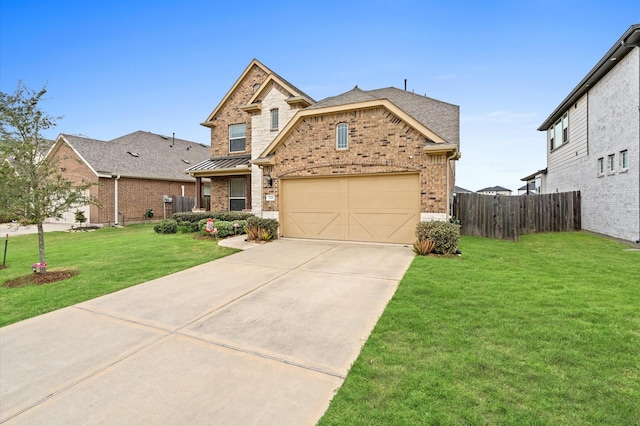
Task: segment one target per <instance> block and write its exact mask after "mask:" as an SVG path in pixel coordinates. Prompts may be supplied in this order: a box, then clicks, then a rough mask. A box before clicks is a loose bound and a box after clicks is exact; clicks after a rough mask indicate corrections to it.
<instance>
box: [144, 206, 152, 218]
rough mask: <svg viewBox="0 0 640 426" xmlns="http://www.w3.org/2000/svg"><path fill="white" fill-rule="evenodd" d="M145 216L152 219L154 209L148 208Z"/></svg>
mask: <svg viewBox="0 0 640 426" xmlns="http://www.w3.org/2000/svg"><path fill="white" fill-rule="evenodd" d="M144 217H145V218H146V219H147V220H151V219H152V218H153V209H147V210H146V211H145V212H144Z"/></svg>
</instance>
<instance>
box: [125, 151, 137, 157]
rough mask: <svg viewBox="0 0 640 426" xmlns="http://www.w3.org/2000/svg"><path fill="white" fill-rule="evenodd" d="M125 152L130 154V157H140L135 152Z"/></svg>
mask: <svg viewBox="0 0 640 426" xmlns="http://www.w3.org/2000/svg"><path fill="white" fill-rule="evenodd" d="M127 154H130V155H131V156H132V157H136V158H137V157H140V154H138V153H137V152H133V151H127Z"/></svg>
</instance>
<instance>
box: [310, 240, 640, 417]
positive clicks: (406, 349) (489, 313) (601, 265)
mask: <svg viewBox="0 0 640 426" xmlns="http://www.w3.org/2000/svg"><path fill="white" fill-rule="evenodd" d="M460 248H461V250H462V252H463V254H462V256H461V257H456V258H433V257H429V258H425V257H416V259H415V260H414V262H413V263H412V265H411V267H410V268H409V270H408V272H407V274H406V275H405V277H404V279H403V280H402V281H401V283H400V285H399V287H398V290H397V292H396V294H395V295H394V297H393V299H392V300H391V301H390V303H389V305H388V306H387V308H386V310H385V312H384V314H383V315H382V317H381V318H380V320H379V322H378V324H377V325H376V327H375V329H374V331H373V332H372V334H371V336H370V338H369V339H368V341H367V342H366V344H365V346H364V348H363V350H362V352H361V354H360V356H359V358H358V360H357V361H356V362H355V363H354V365H353V366H352V369H351V370H350V372H349V374H348V376H347V379H346V380H345V383H344V385H343V386H342V388H341V389H340V390H339V392H338V393H337V395H336V396H335V397H334V399H333V401H332V403H331V405H330V407H329V409H328V411H327V413H326V414H325V416H324V417H323V418H322V420H321V421H320V423H319V424H320V425H346V424H357V425H414V424H447V425H449V424H461V425H464V424H470V425H476V424H513V425H545V424H546V425H560V424H561V425H582V424H607V425H638V424H640V252H629V251H625V249H626V248H627V247H626V246H624V245H621V244H618V243H615V242H612V241H609V240H606V239H602V238H599V237H595V236H592V235H588V234H585V233H561V234H538V235H528V236H523V237H521V241H520V242H519V243H513V242H505V241H496V240H490V239H482V238H473V237H463V238H462V239H461V243H460Z"/></svg>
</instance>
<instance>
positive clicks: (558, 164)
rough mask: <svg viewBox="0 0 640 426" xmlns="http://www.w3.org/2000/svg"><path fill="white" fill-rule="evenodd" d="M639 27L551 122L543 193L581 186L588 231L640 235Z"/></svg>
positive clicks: (539, 176) (629, 237)
mask: <svg viewBox="0 0 640 426" xmlns="http://www.w3.org/2000/svg"><path fill="white" fill-rule="evenodd" d="M639 44H640V24H636V25H633V26H631V27H630V28H629V29H628V30H627V31H625V32H624V34H623V35H622V37H620V39H619V40H618V41H616V42H615V44H614V45H613V46H612V47H611V49H609V51H608V52H607V53H606V54H605V55H604V56H603V57H602V59H600V61H599V62H598V63H597V64H596V65H595V66H594V67H593V69H591V71H589V73H588V74H587V75H586V76H585V77H584V78H583V79H582V81H580V83H578V85H577V86H576V87H575V88H574V89H573V90H572V91H571V92H570V93H569V95H567V97H566V98H565V99H564V100H563V101H562V102H561V103H560V105H558V106H557V107H556V109H555V110H554V111H553V112H552V113H551V114H550V115H549V117H547V118H546V119H545V121H544V122H543V123H542V124H541V125H540V127H539V128H538V130H540V131H544V132H546V133H547V168H546V169H545V170H543V171H540V172H538V173H537V174H535V175H532V176H529V177H528V178H530V179H534V178H535V179H537V180H538V181H539V182H540V185H541V192H542V193H550V192H567V191H576V190H577V191H580V192H581V200H582V206H581V211H582V228H583V229H586V230H590V231H594V232H598V233H602V234H606V235H611V236H613V237H617V238H621V239H625V240H629V241H636V240H640V167H639V166H640V47H639Z"/></svg>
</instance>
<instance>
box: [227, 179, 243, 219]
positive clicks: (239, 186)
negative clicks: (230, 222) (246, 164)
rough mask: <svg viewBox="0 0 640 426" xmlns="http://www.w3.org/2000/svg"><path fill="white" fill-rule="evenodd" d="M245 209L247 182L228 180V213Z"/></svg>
mask: <svg viewBox="0 0 640 426" xmlns="http://www.w3.org/2000/svg"><path fill="white" fill-rule="evenodd" d="M246 208H247V180H246V179H245V178H232V179H229V211H232V212H239V211H242V210H244V209H246Z"/></svg>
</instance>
